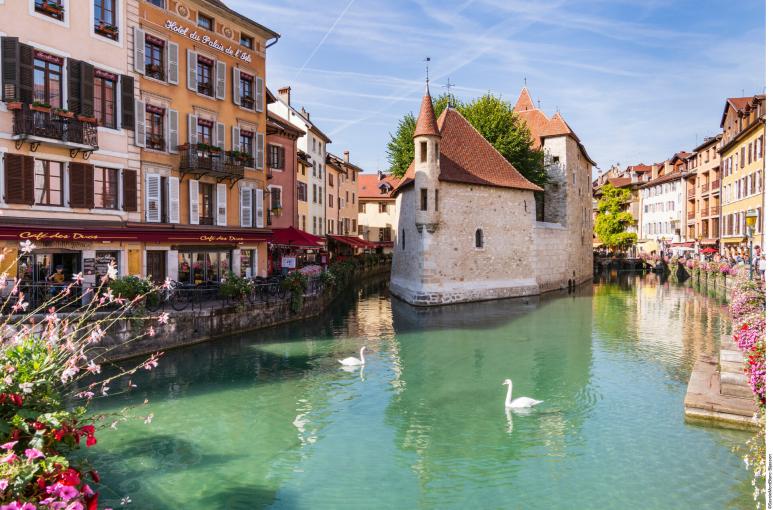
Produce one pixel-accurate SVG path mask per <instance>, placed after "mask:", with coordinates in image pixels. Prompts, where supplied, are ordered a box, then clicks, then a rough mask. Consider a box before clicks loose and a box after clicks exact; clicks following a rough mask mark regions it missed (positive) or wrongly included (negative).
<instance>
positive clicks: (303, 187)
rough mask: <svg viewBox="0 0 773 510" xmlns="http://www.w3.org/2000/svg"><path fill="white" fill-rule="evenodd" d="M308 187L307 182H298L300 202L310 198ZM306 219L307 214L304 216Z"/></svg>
mask: <svg viewBox="0 0 773 510" xmlns="http://www.w3.org/2000/svg"><path fill="white" fill-rule="evenodd" d="M307 194H308V188H307V186H306V183H305V182H299V183H298V200H299V201H300V202H306V201H307V200H308V195H307ZM304 219H305V216H304Z"/></svg>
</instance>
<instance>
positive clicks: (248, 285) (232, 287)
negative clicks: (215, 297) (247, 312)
mask: <svg viewBox="0 0 773 510" xmlns="http://www.w3.org/2000/svg"><path fill="white" fill-rule="evenodd" d="M251 290H252V282H251V281H250V280H248V279H247V278H242V277H241V276H236V274H234V272H233V271H228V274H226V276H225V279H224V280H223V282H222V283H221V284H220V295H221V296H223V297H227V298H243V297H245V296H247V295H248V294H249V293H250V291H251Z"/></svg>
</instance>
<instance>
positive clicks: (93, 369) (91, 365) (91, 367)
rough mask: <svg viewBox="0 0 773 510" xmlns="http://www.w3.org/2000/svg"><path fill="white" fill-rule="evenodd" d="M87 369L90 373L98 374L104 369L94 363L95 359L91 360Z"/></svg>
mask: <svg viewBox="0 0 773 510" xmlns="http://www.w3.org/2000/svg"><path fill="white" fill-rule="evenodd" d="M86 371H87V372H88V373H90V374H98V373H100V372H101V371H102V369H101V368H100V366H99V365H97V364H95V363H94V360H91V361H89V364H88V366H87V367H86Z"/></svg>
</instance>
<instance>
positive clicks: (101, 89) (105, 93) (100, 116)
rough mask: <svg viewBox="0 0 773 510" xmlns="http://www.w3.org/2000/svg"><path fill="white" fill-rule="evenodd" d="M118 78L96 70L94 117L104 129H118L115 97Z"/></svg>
mask: <svg viewBox="0 0 773 510" xmlns="http://www.w3.org/2000/svg"><path fill="white" fill-rule="evenodd" d="M117 81H118V77H117V76H116V75H114V74H112V73H106V72H104V71H100V70H99V69H95V70H94V116H95V117H96V118H97V121H98V122H99V125H100V126H102V127H108V128H113V129H115V128H116V118H115V96H116V83H117Z"/></svg>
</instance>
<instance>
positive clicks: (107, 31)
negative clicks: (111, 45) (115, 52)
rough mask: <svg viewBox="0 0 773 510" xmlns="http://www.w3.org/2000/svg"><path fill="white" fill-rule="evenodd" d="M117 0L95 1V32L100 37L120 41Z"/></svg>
mask: <svg viewBox="0 0 773 510" xmlns="http://www.w3.org/2000/svg"><path fill="white" fill-rule="evenodd" d="M115 2H116V0H94V31H95V32H96V33H98V34H99V35H102V36H104V37H107V38H108V39H112V40H114V41H117V40H118V22H117V20H116V10H115V7H116V6H115Z"/></svg>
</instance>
